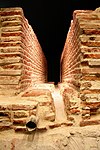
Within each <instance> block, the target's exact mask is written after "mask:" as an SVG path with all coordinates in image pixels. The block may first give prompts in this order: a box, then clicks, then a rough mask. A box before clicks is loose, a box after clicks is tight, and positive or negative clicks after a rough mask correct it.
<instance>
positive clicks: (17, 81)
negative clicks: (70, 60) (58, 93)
mask: <svg viewBox="0 0 100 150" xmlns="http://www.w3.org/2000/svg"><path fill="white" fill-rule="evenodd" d="M0 16H1V19H0V39H1V40H0V95H5V94H7V93H9V94H11V95H12V94H14V95H15V94H17V93H20V91H21V90H24V89H26V88H28V87H29V86H32V85H33V84H34V83H44V82H46V81H47V63H46V59H45V56H44V54H43V52H42V49H41V46H40V44H39V42H38V39H37V37H36V35H35V33H34V31H33V30H32V28H31V26H30V25H29V23H28V21H27V19H26V18H25V17H24V14H23V11H22V9H21V8H1V9H0ZM8 89H9V91H8Z"/></svg>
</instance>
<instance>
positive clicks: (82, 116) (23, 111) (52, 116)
mask: <svg viewBox="0 0 100 150" xmlns="http://www.w3.org/2000/svg"><path fill="white" fill-rule="evenodd" d="M0 17H1V18H0V149H2V150H5V149H7V150H19V149H21V150H23V149H24V150H27V149H29V150H33V149H34V150H40V149H41V150H42V149H43V150H45V149H46V150H53V149H54V150H56V149H57V150H58V149H61V150H62V149H63V150H66V149H68V150H74V149H76V150H80V149H81V150H99V149H100V8H97V9H96V10H95V11H92V10H76V11H74V13H73V20H72V21H71V25H70V29H69V32H68V35H67V39H66V43H65V46H64V50H63V52H62V56H61V82H60V83H59V84H58V86H57V87H56V88H55V86H54V83H47V63H46V58H45V56H44V54H43V51H42V49H41V47H40V45H39V42H38V40H37V38H36V36H35V34H34V32H33V30H32V28H31V26H30V25H29V23H28V21H27V20H26V18H25V17H24V14H23V11H22V9H21V8H1V9H0ZM33 123H34V126H33ZM89 125H91V126H89ZM93 125H98V126H93ZM69 126H71V127H69ZM88 126H89V127H88ZM57 128H58V130H57ZM8 129H9V130H8ZM51 129H53V130H51ZM47 130H48V132H46V131H47ZM1 131H2V132H1ZM16 132H17V134H16ZM5 133H6V134H5Z"/></svg>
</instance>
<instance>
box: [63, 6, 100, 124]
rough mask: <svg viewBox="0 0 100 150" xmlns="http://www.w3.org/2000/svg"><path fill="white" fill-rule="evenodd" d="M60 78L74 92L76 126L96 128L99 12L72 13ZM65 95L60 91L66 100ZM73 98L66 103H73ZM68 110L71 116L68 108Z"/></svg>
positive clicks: (99, 74)
mask: <svg viewBox="0 0 100 150" xmlns="http://www.w3.org/2000/svg"><path fill="white" fill-rule="evenodd" d="M61 75H62V77H61V81H62V82H65V83H66V82H67V84H69V85H70V86H71V87H74V88H75V89H76V91H77V92H78V96H79V98H80V100H79V101H80V102H78V101H77V102H78V103H80V104H79V107H80V106H81V107H80V108H78V107H77V108H78V109H80V111H79V112H78V113H79V114H81V117H82V118H81V123H80V125H81V126H84V125H93V124H100V120H99V118H100V113H99V109H100V8H97V9H96V10H95V11H91V10H76V11H74V13H73V20H72V22H71V26H70V29H69V32H68V35H67V39H66V43H65V46H64V50H63V53H62V57H61ZM68 91H69V90H68V88H67V89H66V91H64V94H65V93H66V94H67V97H68V94H69V93H70V92H69V93H68ZM74 94H75V92H74ZM74 94H73V95H72V93H71V96H72V97H70V102H71V101H72V99H74V100H75V95H74ZM73 97H74V98H73ZM67 99H68V98H67ZM66 101H68V103H69V99H68V100H66ZM71 104H72V103H70V104H69V106H68V105H67V107H70V106H71ZM74 106H75V105H74ZM69 110H70V114H71V107H70V108H69ZM76 110H77V109H76ZM76 110H75V112H77V111H76ZM67 112H68V111H67Z"/></svg>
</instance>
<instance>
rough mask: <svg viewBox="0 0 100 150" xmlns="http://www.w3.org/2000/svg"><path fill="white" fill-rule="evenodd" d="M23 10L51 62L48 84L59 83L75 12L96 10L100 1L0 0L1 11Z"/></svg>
mask: <svg viewBox="0 0 100 150" xmlns="http://www.w3.org/2000/svg"><path fill="white" fill-rule="evenodd" d="M17 6H19V7H22V8H23V10H24V14H25V17H26V18H27V19H28V21H29V23H30V25H31V26H32V27H33V30H34V32H35V33H36V35H37V38H38V40H39V43H40V45H41V47H42V49H43V51H44V54H45V56H46V59H47V62H48V81H50V82H52V81H53V82H56V83H57V82H59V81H60V57H61V53H62V50H63V47H64V43H65V40H66V36H67V32H68V29H69V26H70V22H71V19H72V14H73V11H74V10H79V9H82V10H86V9H88V10H94V9H95V8H97V7H100V0H0V7H17Z"/></svg>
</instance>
